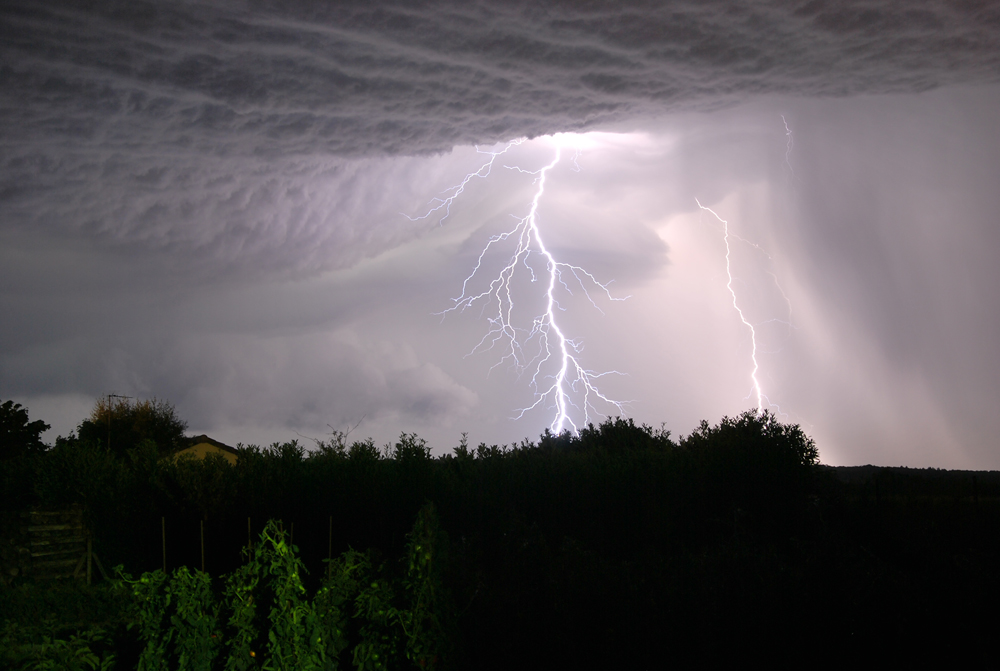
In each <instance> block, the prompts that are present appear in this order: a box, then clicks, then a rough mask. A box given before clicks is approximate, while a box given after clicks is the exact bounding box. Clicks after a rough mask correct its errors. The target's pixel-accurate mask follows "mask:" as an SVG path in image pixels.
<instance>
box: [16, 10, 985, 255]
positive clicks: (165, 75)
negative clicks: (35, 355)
mask: <svg viewBox="0 0 1000 671" xmlns="http://www.w3.org/2000/svg"><path fill="white" fill-rule="evenodd" d="M997 43H1000V8H997V6H996V5H994V4H991V3H975V2H965V3H941V2H920V3H917V2H900V3H886V2H875V3H866V2H853V3H845V2H801V3H789V2H769V3H763V2H760V3H710V2H709V3H706V2H686V3H670V4H669V5H663V6H660V5H658V4H650V3H629V4H627V5H626V6H624V7H622V6H620V5H618V4H616V5H615V6H611V5H608V6H605V5H604V4H603V3H579V2H563V3H558V2H550V3H482V2H481V3H474V2H462V3H453V4H451V3H444V4H442V3H430V4H412V3H406V4H402V3H400V4H396V3H388V2H382V3H343V4H342V3H336V4H334V5H333V6H326V5H325V4H324V3H314V2H301V3H295V2H291V3H290V2H280V3H267V2H262V3H210V4H206V5H193V4H190V3H176V2H124V3H83V2H32V3H22V4H17V3H15V4H7V5H5V9H4V10H2V12H0V45H2V46H0V63H2V65H0V123H2V129H3V130H2V131H0V133H2V139H0V146H2V148H3V152H2V158H0V206H2V208H3V213H4V225H5V226H8V227H10V226H21V227H29V226H30V227H33V228H54V229H56V230H60V231H73V232H74V233H75V234H78V235H83V236H86V237H88V238H91V239H97V240H103V241H105V242H107V243H111V244H126V245H130V246H136V247H139V248H157V249H163V250H168V251H172V252H181V253H183V254H190V255H191V256H192V257H193V258H194V259H195V260H196V261H204V260H206V259H211V260H213V261H217V262H221V263H223V264H226V265H233V264H239V265H241V266H245V267H253V268H256V269H275V270H286V269H290V270H292V271H299V272H302V271H304V272H313V271H315V270H319V269H322V268H331V267H343V266H345V265H350V264H351V263H352V262H354V261H356V260H357V259H358V258H359V257H362V256H366V255H371V254H374V253H377V252H378V251H380V250H382V249H385V248H388V247H392V246H393V245H395V244H398V243H399V242H400V241H402V240H405V239H409V238H410V237H411V236H413V235H415V234H416V233H417V232H418V231H419V229H415V228H414V227H413V226H409V227H408V228H406V229H405V230H404V226H403V223H404V222H403V220H402V219H401V218H399V217H398V216H396V214H397V212H398V211H399V210H400V209H403V210H404V211H411V210H406V209H405V208H406V207H410V208H412V207H414V206H415V203H416V202H417V201H416V200H414V199H413V198H410V199H409V200H407V199H405V198H402V197H399V198H396V200H394V201H393V202H392V203H391V204H390V205H391V207H387V208H386V210H385V211H386V212H391V213H392V215H393V216H394V218H387V217H385V216H384V214H385V213H383V212H379V210H378V208H377V202H376V203H375V204H374V205H373V197H374V196H378V195H379V194H380V191H381V190H382V189H384V185H385V184H386V183H388V181H389V180H385V181H380V180H382V179H383V178H384V172H385V170H387V167H386V165H385V164H382V165H365V164H364V163H363V162H362V164H358V163H357V162H356V161H354V160H353V159H356V158H359V157H368V156H381V155H398V154H407V155H414V154H426V153H429V152H442V151H448V150H450V149H451V148H452V147H453V146H455V145H456V144H472V143H476V142H480V143H482V142H495V141H499V140H506V139H509V138H512V137H518V136H536V135H541V134H547V133H552V132H557V131H570V130H581V129H589V128H596V127H611V126H615V125H617V126H636V125H637V124H641V123H642V122H643V121H644V120H648V119H650V118H653V117H657V116H661V115H663V114H666V113H669V112H676V111H678V110H686V109H687V110H690V109H706V108H712V107H718V106H719V105H725V104H731V103H734V102H738V101H740V100H743V99H745V98H747V97H748V96H754V95H760V94H767V93H784V94H794V95H797V96H843V95H850V94H856V93H861V92H887V91H919V90H924V89H928V88H933V87H935V86H939V85H942V84H947V83H955V82H962V81H976V80H994V79H996V78H997V75H998V73H1000V54H998V51H997V49H996V46H995V45H996V44H997ZM366 160H368V159H366ZM393 169H395V170H397V171H401V170H405V166H404V167H398V166H397V167H395V168H393ZM397 183H398V180H397ZM397 195H398V194H397ZM374 200H376V201H377V200H378V199H377V198H375V199H374Z"/></svg>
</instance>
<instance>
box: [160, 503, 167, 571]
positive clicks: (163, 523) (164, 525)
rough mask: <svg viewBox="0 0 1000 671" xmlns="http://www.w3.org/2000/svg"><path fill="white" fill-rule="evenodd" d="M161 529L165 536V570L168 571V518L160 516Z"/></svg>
mask: <svg viewBox="0 0 1000 671" xmlns="http://www.w3.org/2000/svg"><path fill="white" fill-rule="evenodd" d="M160 531H161V534H162V536H163V572H164V573H166V572H167V518H166V517H161V518H160Z"/></svg>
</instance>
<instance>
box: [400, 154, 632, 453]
mask: <svg viewBox="0 0 1000 671" xmlns="http://www.w3.org/2000/svg"><path fill="white" fill-rule="evenodd" d="M522 141H523V140H515V141H513V142H511V143H508V144H507V145H506V146H505V147H504V148H503V149H502V150H500V151H497V152H483V153H488V154H489V155H490V158H489V160H488V161H487V162H486V163H484V164H483V165H482V166H481V167H480V168H479V170H477V171H476V172H472V173H469V174H468V175H466V177H465V179H463V180H462V182H460V183H459V184H457V185H456V186H454V187H451V188H450V189H446V190H445V191H444V192H443V193H445V194H449V195H448V196H447V197H446V198H438V199H435V201H432V202H435V203H436V205H435V207H434V208H433V209H432V210H430V211H429V212H428V213H426V214H424V215H422V216H420V217H410V219H411V220H412V221H417V220H421V219H427V218H428V217H430V216H433V214H434V213H435V212H440V211H441V210H444V212H445V214H444V216H443V217H442V220H443V219H444V218H445V217H447V215H448V213H449V212H450V209H449V208H450V206H451V203H452V202H453V201H454V200H455V199H456V198H457V197H458V196H460V195H461V193H462V191H463V190H464V188H465V186H466V185H467V184H468V183H469V181H470V180H472V179H473V178H475V177H486V176H488V175H489V173H490V171H491V170H492V167H493V164H494V162H495V161H496V159H497V157H498V156H499V155H501V154H503V153H505V152H507V151H508V150H509V149H510V148H511V147H513V146H516V145H518V144H520V143H521V142H522ZM578 156H579V150H577V153H576V154H575V155H574V157H573V164H574V166H575V168H574V169H579V164H578V163H577V161H576V159H577V157H578ZM561 157H562V150H561V147H559V146H558V145H557V146H556V152H555V157H554V158H553V159H552V161H551V162H550V163H549V164H548V165H545V166H544V167H542V168H540V169H538V170H534V171H530V170H524V169H523V168H520V167H518V166H509V165H505V166H504V167H505V168H507V169H509V170H514V171H516V172H519V173H522V174H526V175H531V176H532V177H533V184H534V185H535V186H536V188H535V193H534V197H533V198H532V200H531V206H530V208H529V209H528V213H527V214H526V215H525V216H524V217H521V218H519V219H517V221H516V223H515V225H514V227H513V228H511V229H510V230H507V231H505V232H503V233H499V234H497V235H494V236H492V237H491V238H490V239H489V241H488V242H487V243H486V245H485V247H484V248H483V250H482V252H480V254H479V258H478V259H477V261H476V264H475V266H474V268H473V270H472V272H471V273H470V274H469V275H468V277H466V278H465V281H464V282H463V283H462V293H461V295H459V296H458V297H457V298H453V299H452V302H453V305H452V306H451V307H449V308H447V309H446V310H444V311H442V312H440V313H438V314H440V315H441V316H442V317H444V316H445V315H447V314H448V313H449V312H464V311H465V310H467V309H469V308H471V307H473V306H474V305H478V304H481V305H482V306H483V307H482V309H483V311H484V312H485V310H486V308H487V306H488V305H490V304H492V303H493V301H494V300H495V301H496V311H495V312H494V313H492V316H490V317H488V322H489V329H488V331H487V333H486V334H485V335H484V336H483V338H482V339H481V340H480V341H479V343H478V344H477V345H476V346H475V347H473V348H472V351H471V352H469V354H468V355H466V356H469V355H471V354H475V353H477V352H484V351H489V350H493V349H498V348H499V349H501V350H502V355H501V357H500V360H499V361H497V363H495V364H494V365H493V366H492V367H491V368H490V371H492V370H493V369H494V368H496V367H497V366H499V365H501V364H503V363H507V364H510V365H511V366H512V367H513V368H514V369H515V370H516V371H517V372H518V374H519V375H521V374H524V373H525V372H526V371H530V372H531V381H530V385H529V386H530V387H531V389H532V391H533V394H534V399H535V400H534V402H533V403H532V404H531V405H528V406H526V407H523V408H521V409H520V410H518V411H517V416H516V417H515V419H521V418H522V417H524V416H525V414H526V413H528V412H529V411H531V410H534V409H535V408H538V407H540V406H548V407H551V408H553V409H554V411H555V414H554V417H553V419H552V421H551V423H550V424H549V428H550V429H551V430H552V431H553V432H554V433H556V434H560V433H562V432H563V431H572V432H574V433H576V432H577V431H578V430H579V428H580V427H581V426H586V425H587V424H589V423H590V422H591V416H592V415H602V416H607V415H606V414H605V413H601V412H600V409H599V408H598V405H597V404H598V403H601V404H603V406H604V407H605V408H607V409H611V408H613V409H614V410H615V411H616V412H617V413H618V414H619V415H625V404H626V403H627V401H616V400H613V399H611V398H609V397H608V396H606V395H605V394H604V393H602V392H601V391H600V389H598V387H597V384H596V381H597V380H599V379H600V378H602V377H605V376H607V375H623V373H620V372H619V371H615V370H611V371H605V372H595V371H593V370H590V369H588V368H586V367H584V365H583V364H582V363H581V362H580V354H581V352H582V351H583V346H582V344H581V342H580V341H577V340H574V339H572V338H570V337H568V336H567V335H566V331H565V330H564V329H563V327H561V326H560V324H559V321H558V319H557V313H558V312H559V311H563V310H564V309H565V308H563V307H562V306H560V304H559V300H558V297H557V295H558V294H559V292H560V291H565V292H566V293H567V294H569V295H572V294H573V291H572V289H571V286H570V283H572V284H574V285H576V286H579V288H580V289H581V290H582V291H583V294H584V295H585V296H586V297H587V299H588V300H589V301H590V303H591V305H593V306H594V308H596V309H597V310H598V311H599V312H601V313H602V314H603V312H602V311H601V310H600V308H599V307H598V306H597V303H596V302H595V301H594V299H593V297H592V296H591V294H590V291H588V286H589V287H590V288H592V289H598V290H600V291H601V292H602V293H604V294H605V295H606V296H607V298H608V299H610V300H612V301H622V300H626V299H627V298H628V297H627V296H626V297H625V298H617V297H615V296H613V295H612V294H611V291H610V289H609V286H610V284H611V283H610V282H607V283H601V282H599V281H598V280H597V279H596V278H595V277H594V276H593V275H592V274H591V273H589V272H588V271H587V270H585V269H584V268H582V267H580V266H576V265H572V264H569V263H565V262H562V261H558V260H557V259H556V258H555V256H553V254H552V253H551V252H550V251H549V249H548V247H547V246H546V245H545V241H544V239H543V237H542V232H541V230H540V228H539V221H538V208H539V203H540V202H541V200H542V196H543V195H544V194H545V185H546V180H547V178H548V176H549V173H550V172H551V171H552V169H553V168H555V166H556V165H557V164H558V163H559V161H560V160H561ZM515 218H516V217H515ZM504 243H510V244H512V245H513V251H512V252H511V256H510V258H509V261H508V262H507V264H506V265H505V266H504V267H503V268H502V269H501V270H500V271H499V273H497V274H496V275H495V276H494V277H493V279H492V280H490V283H489V286H488V287H487V288H486V289H485V290H484V291H482V292H480V293H473V292H472V291H471V290H470V284H472V283H473V282H475V281H478V278H479V276H480V275H482V274H484V272H481V271H483V263H484V259H485V258H486V257H487V255H488V254H490V253H491V252H492V251H493V250H494V249H495V248H498V247H501V246H503V245H504ZM535 258H538V259H539V261H540V263H535V265H544V270H540V269H539V270H538V271H537V273H536V268H535V265H532V264H533V263H534V260H535ZM525 273H527V274H528V276H529V277H530V282H531V283H532V284H534V283H536V282H538V281H539V280H541V281H542V283H543V285H544V286H545V289H544V291H543V292H542V300H543V304H544V310H543V311H542V312H541V313H540V314H537V315H536V316H535V317H533V318H532V320H531V324H530V326H517V325H516V319H515V302H517V301H516V299H515V293H517V292H516V291H515V286H514V283H515V280H516V278H518V277H520V276H523V275H524V274H525Z"/></svg>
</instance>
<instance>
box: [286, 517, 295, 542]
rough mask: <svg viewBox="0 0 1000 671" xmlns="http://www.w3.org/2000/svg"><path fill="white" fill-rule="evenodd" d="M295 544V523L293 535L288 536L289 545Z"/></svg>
mask: <svg viewBox="0 0 1000 671" xmlns="http://www.w3.org/2000/svg"><path fill="white" fill-rule="evenodd" d="M294 543H295V522H292V533H291V534H289V536H288V544H289V545H293V544H294Z"/></svg>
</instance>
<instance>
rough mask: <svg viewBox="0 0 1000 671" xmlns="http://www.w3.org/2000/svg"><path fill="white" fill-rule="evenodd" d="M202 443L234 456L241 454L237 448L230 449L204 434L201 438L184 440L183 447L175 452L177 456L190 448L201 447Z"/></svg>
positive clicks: (195, 437) (194, 437) (192, 437)
mask: <svg viewBox="0 0 1000 671" xmlns="http://www.w3.org/2000/svg"><path fill="white" fill-rule="evenodd" d="M202 443H208V444H209V445H212V446H214V447H217V448H219V449H220V450H222V451H223V452H229V453H230V454H232V455H239V452H238V451H237V450H236V448H235V447H230V446H229V445H226V444H225V443H220V442H219V441H217V440H215V439H214V438H209V437H208V436H206V435H204V434H202V435H200V436H191V437H188V438H186V439H185V440H184V442H183V443H182V444H181V447H179V448H178V449H176V450H175V451H174V453H175V454H176V453H177V452H183V451H184V450H186V449H188V448H190V447H194V446H195V445H201V444H202Z"/></svg>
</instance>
